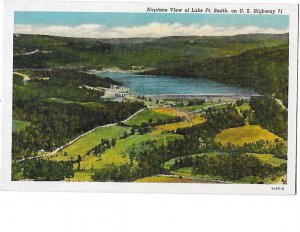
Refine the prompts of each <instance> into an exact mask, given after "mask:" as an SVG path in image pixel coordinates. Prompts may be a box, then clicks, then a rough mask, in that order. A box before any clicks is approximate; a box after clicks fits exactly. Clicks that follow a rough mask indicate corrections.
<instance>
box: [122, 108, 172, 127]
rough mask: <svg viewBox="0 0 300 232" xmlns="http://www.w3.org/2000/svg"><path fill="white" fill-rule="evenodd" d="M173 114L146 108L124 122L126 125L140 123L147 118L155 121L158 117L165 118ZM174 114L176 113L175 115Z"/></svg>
mask: <svg viewBox="0 0 300 232" xmlns="http://www.w3.org/2000/svg"><path fill="white" fill-rule="evenodd" d="M173 116H174V115H168V114H163V113H160V112H156V111H155V110H154V109H146V110H143V111H142V112H140V113H139V114H137V115H136V116H134V117H133V118H131V119H130V120H128V121H127V122H126V125H129V126H133V125H141V123H142V122H147V121H148V120H149V119H152V120H153V121H154V122H156V121H157V120H158V119H160V120H167V119H170V118H172V117H173ZM175 116H176V115H175Z"/></svg>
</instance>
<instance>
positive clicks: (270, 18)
mask: <svg viewBox="0 0 300 232" xmlns="http://www.w3.org/2000/svg"><path fill="white" fill-rule="evenodd" d="M14 20H15V21H14V22H15V26H14V27H15V33H21V34H44V35H54V36H67V37H82V38H132V37H154V38H159V37H165V36H192V35H193V36H203V35H204V36H223V35H236V34H249V33H272V34H277V33H286V32H288V24H289V18H288V16H287V15H225V14H171V13H92V12H89V13H83V12H15V18H14Z"/></svg>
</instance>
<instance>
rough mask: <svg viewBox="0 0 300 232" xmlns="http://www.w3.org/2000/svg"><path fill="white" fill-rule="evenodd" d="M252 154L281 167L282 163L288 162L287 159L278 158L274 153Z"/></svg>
mask: <svg viewBox="0 0 300 232" xmlns="http://www.w3.org/2000/svg"><path fill="white" fill-rule="evenodd" d="M251 156H254V157H256V158H258V159H259V160H260V161H262V162H264V163H267V164H270V165H272V166H274V167H279V166H280V165H281V164H284V163H286V160H284V159H279V158H276V157H274V156H273V155H272V154H251Z"/></svg>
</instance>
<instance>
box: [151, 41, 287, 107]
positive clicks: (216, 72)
mask: <svg viewBox="0 0 300 232" xmlns="http://www.w3.org/2000/svg"><path fill="white" fill-rule="evenodd" d="M288 58H289V48H288V45H282V46H277V47H271V48H259V49H254V50H250V51H247V52H245V53H242V54H240V55H237V56H230V57H225V58H211V59H208V60H206V61H203V62H187V63H185V64H180V65H178V64H171V65H163V66H161V67H159V68H158V69H155V70H151V71H148V72H147V74H156V75H171V76H182V77H200V78H206V79H211V80H216V81H220V82H222V83H225V84H230V85H237V86H243V87H249V88H252V89H254V90H256V91H257V92H258V93H260V94H263V95H275V97H276V98H279V99H281V100H282V101H283V103H284V105H285V106H287V104H288V61H289V59H288Z"/></svg>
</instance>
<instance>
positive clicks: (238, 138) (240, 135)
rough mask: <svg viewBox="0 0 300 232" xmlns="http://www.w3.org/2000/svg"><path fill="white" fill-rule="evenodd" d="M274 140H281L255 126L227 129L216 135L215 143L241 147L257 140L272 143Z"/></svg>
mask: <svg viewBox="0 0 300 232" xmlns="http://www.w3.org/2000/svg"><path fill="white" fill-rule="evenodd" d="M276 139H281V138H280V137H278V136H277V135H275V134H273V133H271V132H269V131H268V130H266V129H263V128H261V127H260V126H256V125H245V126H242V127H237V128H229V129H226V130H223V131H221V132H220V133H219V134H217V136H216V138H215V141H216V142H218V143H221V144H222V145H226V144H227V143H232V144H234V145H243V144H245V143H252V142H255V141H259V140H266V141H270V142H273V141H275V140H276Z"/></svg>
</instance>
